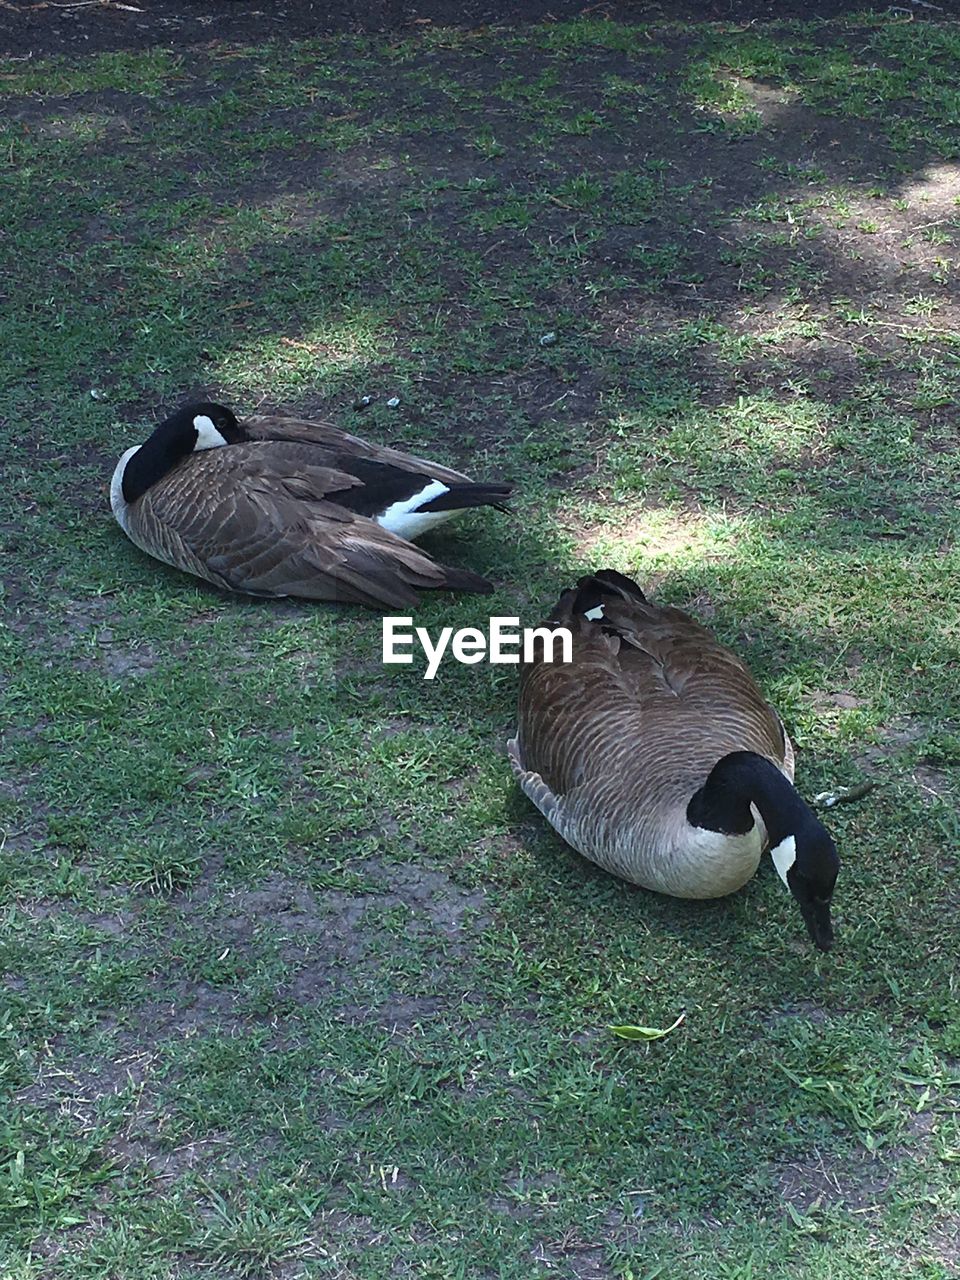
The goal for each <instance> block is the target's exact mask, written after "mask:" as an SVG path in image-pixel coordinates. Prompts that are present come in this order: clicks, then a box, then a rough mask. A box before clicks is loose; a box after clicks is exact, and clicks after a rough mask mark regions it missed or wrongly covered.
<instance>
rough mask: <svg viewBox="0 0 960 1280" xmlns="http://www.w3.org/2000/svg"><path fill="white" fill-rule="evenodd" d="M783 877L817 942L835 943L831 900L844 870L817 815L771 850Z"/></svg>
mask: <svg viewBox="0 0 960 1280" xmlns="http://www.w3.org/2000/svg"><path fill="white" fill-rule="evenodd" d="M770 856H771V857H772V859H773V864H774V866H775V867H776V868H777V871H778V873H779V875H780V878H781V880H782V881H783V883H784V884H785V885H786V886H787V888H788V889H789V890H790V892H791V893H792V894H793V896H794V898H795V899H796V901H797V906H799V908H800V914H801V915H802V916H803V919H804V922H805V923H806V926H807V932H808V933H809V934H810V937H811V939H812V941H813V944H814V946H816V947H819V949H820V950H821V951H829V950H830V948H831V947H832V946H833V924H832V923H831V920H830V903H831V901H832V899H833V890H834V886H835V885H836V883H837V875H838V874H839V871H840V858H839V856H838V855H837V849H836V845H835V844H834V843H833V840H832V838H831V837H830V835H829V833H828V832H827V830H826V829H825V828H824V827H822V826H821V825H820V823H819V822H818V821H817V820H816V819H815V818H811V821H810V822H809V823H806V824H804V826H803V827H802V828H801V829H800V830H799V831H797V832H796V833H795V834H793V835H789V836H786V837H785V838H784V839H783V840H781V841H780V843H779V844H777V845H775V846H774V847H773V848H772V849H771V850H770Z"/></svg>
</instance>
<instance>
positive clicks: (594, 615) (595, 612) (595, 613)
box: [583, 604, 603, 622]
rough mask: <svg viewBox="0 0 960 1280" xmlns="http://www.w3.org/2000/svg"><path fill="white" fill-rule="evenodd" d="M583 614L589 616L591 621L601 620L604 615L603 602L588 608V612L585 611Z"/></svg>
mask: <svg viewBox="0 0 960 1280" xmlns="http://www.w3.org/2000/svg"><path fill="white" fill-rule="evenodd" d="M583 616H584V617H585V618H589V619H590V621H591V622H599V620H600V619H601V618H602V617H603V605H602V604H597V605H594V607H593V608H592V609H587V611H586V613H584V615H583Z"/></svg>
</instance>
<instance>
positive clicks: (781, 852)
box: [770, 836, 797, 889]
mask: <svg viewBox="0 0 960 1280" xmlns="http://www.w3.org/2000/svg"><path fill="white" fill-rule="evenodd" d="M770 857H771V858H772V859H773V865H774V866H775V867H776V868H777V872H778V873H779V876H780V879H781V880H782V881H783V883H784V884H785V885H786V886H787V888H788V889H789V888H790V885H789V882H788V881H787V872H788V871H789V870H790V868H791V867H792V866H793V864H794V863H795V862H796V860H797V842H796V840H795V839H794V838H793V836H787V838H786V840H781V841H780V843H779V844H778V845H774V847H773V848H772V849H771V850H770Z"/></svg>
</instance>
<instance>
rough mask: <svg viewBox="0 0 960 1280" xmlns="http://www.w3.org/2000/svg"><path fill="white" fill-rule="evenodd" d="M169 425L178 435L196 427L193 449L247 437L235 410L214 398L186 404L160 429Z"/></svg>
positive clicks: (236, 442)
mask: <svg viewBox="0 0 960 1280" xmlns="http://www.w3.org/2000/svg"><path fill="white" fill-rule="evenodd" d="M165 428H166V429H168V430H170V431H171V434H174V433H176V434H178V435H179V434H180V433H181V432H186V433H189V431H191V430H192V431H193V432H194V433H195V436H194V443H193V444H192V445H191V446H190V447H191V449H217V448H219V447H220V446H221V445H225V444H239V442H240V441H241V440H245V439H246V434H245V432H244V430H243V428H242V427H241V426H240V423H239V422H238V421H237V419H236V416H235V414H234V413H233V410H232V409H228V408H227V406H226V405H223V404H214V403H213V402H212V401H203V402H201V403H199V404H186V405H184V406H183V408H181V409H178V410H177V411H176V413H173V414H171V415H170V417H169V418H167V419H166V421H165V422H162V423H161V424H160V426H159V427H158V428H157V430H158V431H161V430H163V429H165Z"/></svg>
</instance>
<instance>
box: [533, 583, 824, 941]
mask: <svg viewBox="0 0 960 1280" xmlns="http://www.w3.org/2000/svg"><path fill="white" fill-rule="evenodd" d="M547 625H548V626H552V627H566V628H568V629H569V630H570V632H571V636H572V661H571V662H569V663H556V664H551V663H548V662H545V661H543V660H542V657H541V659H540V660H534V661H533V662H531V663H528V664H525V665H524V667H523V670H522V672H521V680H520V706H519V717H518V718H519V725H518V730H517V736H516V738H514V739H513V740H512V741H511V742H510V743H509V744H508V754H509V757H510V762H511V765H512V767H513V770H514V773H515V774H516V776H517V779H518V781H519V783H520V786H521V787H522V788H523V790H524V792H525V793H526V795H527V796H528V797H529V798H530V799H531V800H532V801H533V803H534V804H535V805H536V806H537V808H538V809H539V810H540V812H541V813H542V814H543V815H544V817H545V818H546V819H547V821H548V822H549V823H550V824H551V826H553V827H554V828H556V830H557V831H558V832H559V834H560V835H561V836H562V837H563V838H564V840H566V841H567V843H568V844H570V845H572V846H573V848H574V849H576V850H578V851H579V852H580V853H582V854H583V855H584V856H585V857H587V858H589V859H590V860H591V861H593V862H596V863H597V864H599V866H601V867H604V868H605V869H606V870H607V871H612V872H613V873H614V874H615V875H618V876H622V877H623V878H624V879H625V880H630V881H632V882H633V883H634V884H639V885H642V886H643V887H644V888H645V889H654V890H656V891H657V892H658V893H666V894H672V895H673V896H675V897H679V898H718V897H722V896H723V895H724V894H728V893H732V892H734V890H736V889H739V888H740V887H741V886H742V885H744V884H745V883H746V882H747V880H749V879H750V877H751V876H752V875H753V874H754V872H755V871H756V869H757V866H758V865H759V862H760V855H761V853H762V852H763V849H764V847H766V846H768V845H769V846H772V847H771V850H770V852H771V855H772V858H773V861H774V864H775V865H776V868H777V871H778V872H779V874H780V877H781V879H782V880H783V882H784V883H785V884H786V886H787V887H788V889H789V890H790V892H791V893H792V894H793V896H794V898H795V899H796V900H797V903H798V904H799V907H800V911H801V913H802V915H803V918H804V920H805V922H806V925H807V929H808V931H809V933H810V937H811V939H812V940H813V942H814V943H815V944H816V946H818V947H819V948H820V949H821V950H824V951H826V950H828V949H829V947H830V946H831V945H832V943H833V929H832V926H831V922H830V901H831V898H832V896H833V889H834V884H835V883H836V879H837V872H838V870H839V860H838V858H837V851H836V848H835V847H834V843H833V840H832V839H831V838H830V836H829V834H828V833H827V831H826V830H825V828H824V827H823V826H822V825H821V823H820V822H819V821H818V820H817V818H816V817H815V816H814V814H813V813H812V812H811V811H810V809H809V808H808V807H807V805H806V804H805V803H804V801H803V800H802V799H801V798H800V796H799V794H798V793H797V791H796V790H795V789H794V787H793V781H792V780H793V764H794V757H793V748H792V747H791V745H790V740H789V739H788V737H787V734H786V731H785V730H784V727H783V724H782V723H781V721H780V718H779V716H778V715H777V713H776V712H775V711H774V710H773V709H772V708H771V707H770V706H769V705H768V704H767V702H765V701H764V698H763V696H762V694H761V693H760V690H759V689H758V688H757V686H756V684H755V683H754V681H753V678H752V677H751V675H750V673H749V671H748V670H747V668H746V667H745V666H744V665H743V663H742V662H741V661H740V659H739V658H737V657H736V656H735V655H734V654H733V653H731V652H730V650H729V649H726V648H724V647H723V645H721V644H720V643H719V642H718V641H717V639H716V638H715V636H713V634H712V633H711V632H710V631H708V630H707V629H706V628H705V627H702V626H701V625H700V624H699V623H698V622H696V621H694V619H693V618H691V617H690V616H689V615H688V614H686V613H683V612H682V611H681V610H680V609H673V608H668V607H665V606H660V605H655V604H652V603H650V602H649V601H648V600H647V599H646V598H645V596H644V594H643V592H642V591H641V590H640V588H639V587H638V586H637V584H636V583H635V582H633V581H632V580H631V579H630V578H626V577H624V576H623V575H622V574H620V573H616V572H614V571H612V570H608V569H607V570H601V571H600V572H599V573H596V574H594V575H592V576H591V577H586V578H581V579H580V582H579V583H578V585H577V587H576V588H575V589H573V590H570V591H565V592H564V593H563V595H562V596H561V597H560V601H559V603H558V605H557V607H556V608H555V609H554V611H553V613H552V614H551V615H550V619H549V622H548V624H547Z"/></svg>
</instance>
